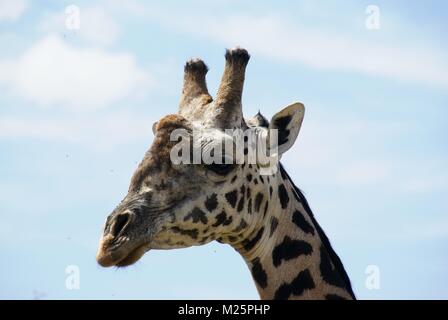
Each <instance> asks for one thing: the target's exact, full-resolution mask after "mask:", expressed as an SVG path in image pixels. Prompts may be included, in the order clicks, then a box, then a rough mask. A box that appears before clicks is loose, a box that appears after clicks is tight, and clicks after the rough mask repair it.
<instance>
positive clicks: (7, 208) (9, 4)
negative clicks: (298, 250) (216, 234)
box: [0, 0, 448, 299]
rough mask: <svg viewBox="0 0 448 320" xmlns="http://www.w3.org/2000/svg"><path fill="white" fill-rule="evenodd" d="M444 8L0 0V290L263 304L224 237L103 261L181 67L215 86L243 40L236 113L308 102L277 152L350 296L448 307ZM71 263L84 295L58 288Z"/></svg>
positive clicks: (173, 104)
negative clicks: (373, 280) (371, 274)
mask: <svg viewBox="0 0 448 320" xmlns="http://www.w3.org/2000/svg"><path fill="white" fill-rule="evenodd" d="M72 4H73V5H76V6H77V7H78V8H79V9H80V19H81V20H80V22H81V24H80V28H79V29H76V30H71V29H67V27H66V24H65V22H66V19H67V15H66V13H65V9H66V6H68V5H72ZM368 5H376V6H377V7H378V8H379V9H380V20H379V21H380V28H379V29H378V30H369V29H367V28H366V26H365V20H366V18H367V17H368V14H366V7H367V6H368ZM446 12H448V4H447V3H446V1H426V2H424V3H423V2H421V1H420V2H413V3H409V2H408V1H393V2H391V1H374V2H370V1H344V3H343V4H342V3H341V1H338V2H336V1H320V2H319V3H316V1H296V2H295V3H294V4H291V3H290V1H276V2H275V4H274V2H261V1H258V2H256V3H255V2H253V1H233V0H230V1H214V2H213V3H210V1H200V0H197V1H192V2H189V4H188V5H187V4H186V3H184V2H180V1H179V2H177V1H164V2H163V3H162V2H159V3H151V4H150V3H149V2H137V1H126V4H122V3H121V4H120V1H96V2H93V1H24V0H20V1H19V0H14V1H4V0H0V92H1V94H0V194H1V197H0V219H1V221H2V222H1V226H2V228H1V231H0V255H1V260H0V271H1V272H0V298H14V299H15V298H25V299H33V298H45V299H78V298H87V299H114V298H122V299H129V298H134V299H146V298H149V299H151V298H154V299H164V298H173V299H176V298H186V299H192V298H212V299H213V298H224V299H225V298H258V295H257V293H256V290H255V287H254V285H253V283H252V279H251V277H250V273H249V271H248V270H247V267H246V265H245V264H244V261H243V260H242V258H241V257H239V256H238V254H237V253H236V252H235V251H234V250H233V249H232V248H230V247H229V246H225V245H220V244H217V243H213V244H209V245H206V246H202V247H195V248H190V249H183V250H172V251H150V252H149V253H148V254H146V255H145V256H144V257H143V258H142V259H141V260H140V261H139V262H138V263H137V264H136V265H135V266H131V267H129V268H127V269H102V268H100V267H99V266H98V265H97V264H96V262H95V252H96V248H97V242H98V239H99V236H100V232H101V228H102V225H103V222H104V220H105V218H106V216H107V215H108V214H109V213H110V212H111V211H112V209H113V208H114V207H115V205H116V204H117V203H118V202H119V201H120V200H121V198H122V197H123V195H124V194H125V193H126V191H127V187H128V183H129V180H130V176H131V174H132V172H133V171H134V169H135V167H136V165H137V163H138V162H139V161H140V159H141V158H142V156H143V154H144V152H145V151H146V149H147V148H148V146H149V145H150V143H151V141H152V138H153V137H152V132H151V126H152V123H153V122H154V121H156V120H157V119H158V118H160V117H161V116H163V115H165V114H167V113H173V112H175V111H176V110H177V104H178V99H179V93H180V90H181V80H182V69H183V64H184V62H185V61H186V60H187V59H188V58H190V57H196V56H199V57H202V58H203V59H204V60H205V61H206V62H207V64H208V65H209V68H210V71H209V74H208V84H209V88H210V91H211V92H215V91H216V88H217V86H218V83H219V82H218V81H219V79H220V77H221V72H222V69H223V65H224V58H223V54H224V48H226V47H233V46H235V45H241V46H244V47H245V48H247V49H248V51H249V52H250V53H251V54H252V58H251V61H250V64H249V66H248V70H247V78H246V79H247V80H246V85H245V92H244V101H243V104H244V112H245V114H246V116H251V115H253V114H255V113H256V112H257V111H258V110H259V109H260V110H261V111H262V113H263V114H265V115H266V116H267V117H268V118H269V117H271V116H272V115H273V114H274V113H275V112H276V111H278V110H280V109H281V108H282V107H284V106H286V105H287V104H289V103H291V102H294V101H301V102H303V103H304V104H305V106H306V116H305V120H304V123H303V126H302V130H301V133H300V136H299V138H298V140H297V142H296V144H295V146H294V147H293V148H292V149H291V150H290V151H289V152H288V153H287V154H286V155H285V156H284V158H283V162H284V164H285V167H286V168H287V170H288V172H289V173H290V175H291V176H292V177H293V178H294V180H295V182H296V184H297V185H298V186H300V187H301V188H302V189H303V190H304V192H305V194H306V196H307V198H308V200H309V202H310V204H311V207H312V208H313V210H314V212H315V215H316V217H317V219H318V221H320V223H321V225H322V226H323V228H324V230H325V231H326V232H327V234H328V236H329V238H330V239H331V240H332V243H333V245H334V247H335V249H336V251H337V252H338V253H339V255H340V256H341V258H342V260H343V262H344V264H345V266H346V268H347V270H348V273H349V275H350V276H351V279H352V283H353V286H354V289H355V292H356V293H357V295H358V297H359V298H362V299H381V298H385V299H409V298H411V299H427V298H432V299H440V298H444V299H447V298H448V289H447V287H446V283H447V282H448V275H447V273H446V270H447V267H448V251H447V250H446V249H447V248H446V244H447V241H448V215H447V211H448V205H447V202H446V198H447V196H448V170H447V163H448V148H447V143H446V141H447V128H448V109H447V107H448V59H447V53H448V50H447V44H446V41H444V40H445V37H446V31H447V27H448V25H447V22H446ZM69 265H76V266H78V267H79V270H80V289H79V290H68V289H67V288H66V285H65V284H66V278H67V274H66V273H65V270H66V267H67V266H69ZM369 265H375V266H378V268H379V271H380V288H379V289H378V290H370V289H368V288H367V287H366V285H365V282H366V277H367V275H366V273H365V271H366V268H367V267H368V266H369Z"/></svg>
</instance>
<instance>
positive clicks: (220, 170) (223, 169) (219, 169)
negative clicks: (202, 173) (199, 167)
mask: <svg viewBox="0 0 448 320" xmlns="http://www.w3.org/2000/svg"><path fill="white" fill-rule="evenodd" d="M205 168H206V169H207V170H210V171H213V172H214V173H217V174H219V175H222V176H224V175H226V174H228V173H229V172H230V171H232V170H233V169H234V168H235V164H233V163H231V164H226V163H222V164H219V163H212V164H206V165H205Z"/></svg>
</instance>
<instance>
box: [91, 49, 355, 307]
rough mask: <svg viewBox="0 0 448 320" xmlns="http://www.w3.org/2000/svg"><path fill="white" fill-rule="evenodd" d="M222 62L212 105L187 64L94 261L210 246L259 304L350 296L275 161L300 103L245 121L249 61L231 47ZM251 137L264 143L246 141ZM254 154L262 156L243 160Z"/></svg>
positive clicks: (198, 65) (296, 125)
mask: <svg viewBox="0 0 448 320" xmlns="http://www.w3.org/2000/svg"><path fill="white" fill-rule="evenodd" d="M225 58H226V64H225V69H224V74H223V76H222V80H221V83H220V86H219V89H218V92H217V94H216V97H215V99H213V98H212V96H211V95H210V94H209V93H208V89H207V85H206V81H205V76H206V73H207V71H208V68H207V66H206V65H205V63H204V62H203V61H202V60H200V59H194V60H190V61H188V62H187V63H186V65H185V68H184V83H183V89H182V95H181V99H180V105H179V110H178V112H177V113H176V114H170V115H167V116H165V117H163V118H162V119H160V120H159V121H157V122H156V123H155V124H154V125H153V132H154V135H155V137H154V141H153V143H152V145H151V147H150V149H149V150H148V151H147V152H146V154H145V156H144V157H143V160H142V161H141V163H140V164H139V165H138V167H137V169H136V171H135V172H134V174H133V176H132V179H131V182H130V186H129V189H128V193H127V195H126V196H125V197H124V199H123V200H122V201H121V202H120V204H119V205H118V206H117V207H116V208H115V210H114V211H113V212H112V213H111V214H110V215H109V216H108V218H107V220H106V223H105V226H104V231H103V234H102V236H101V239H100V243H99V248H98V253H97V261H98V263H99V264H100V265H101V266H104V267H109V266H118V267H124V266H128V265H131V264H133V263H135V262H136V261H137V260H139V259H140V258H141V257H142V256H143V255H144V254H145V252H147V251H148V250H152V249H176V248H184V247H189V246H195V245H202V244H206V243H208V242H210V241H214V240H217V241H219V242H221V243H226V244H229V245H231V246H232V247H233V248H235V250H236V251H237V252H239V253H240V254H241V255H242V256H243V258H244V259H245V261H246V263H247V265H248V267H249V269H250V271H251V273H252V276H253V279H254V281H255V284H256V287H257V290H258V292H259V294H260V297H261V298H262V299H354V298H355V296H354V293H353V290H352V288H351V284H350V280H349V277H348V275H347V273H346V271H345V269H344V267H343V265H342V262H341V260H340V259H339V257H338V256H337V254H336V253H335V251H334V250H333V248H332V246H331V244H330V242H329V240H328V238H327V237H326V235H325V233H324V232H323V230H322V228H321V227H320V226H319V224H318V223H317V221H316V219H315V217H314V215H313V213H312V211H311V209H310V207H309V205H308V202H307V201H306V199H305V197H304V196H303V194H302V192H301V191H300V190H299V189H298V188H297V187H296V186H295V184H294V183H293V182H292V180H291V179H290V177H289V175H288V174H287V172H286V171H285V169H284V168H283V166H282V165H281V163H280V162H279V161H278V160H279V159H280V158H281V157H282V155H283V154H284V153H286V152H287V151H288V150H289V149H290V148H291V146H292V145H293V144H294V142H295V140H296V138H297V136H298V134H299V131H300V128H301V124H302V120H303V117H304V111H305V108H304V106H303V104H301V103H294V104H291V105H289V106H287V107H286V108H284V109H282V110H281V111H279V112H278V113H277V114H275V115H274V116H273V117H272V119H271V121H268V120H267V119H266V118H265V117H264V116H262V115H261V113H258V114H256V115H255V116H254V117H253V118H251V119H245V118H244V117H243V112H242V104H241V97H242V92H243V84H244V79H245V70H246V66H247V63H248V61H249V58H250V56H249V54H248V53H247V51H246V50H244V49H241V48H236V49H232V50H227V51H226V54H225ZM235 132H238V133H237V134H235ZM252 135H253V136H255V137H260V136H261V137H264V142H263V143H261V144H258V143H253V142H254V140H253V139H250V137H251V136H252ZM235 137H238V139H235ZM180 138H182V139H185V141H188V143H187V144H183V145H182V144H179V140H180ZM182 139H181V140H182ZM255 140H256V139H255ZM263 148H264V150H263V152H261V153H262V155H264V158H263V157H257V156H255V157H252V155H253V154H255V155H258V151H259V150H260V149H263ZM266 151H267V152H266ZM180 154H181V156H180ZM198 154H199V158H200V159H199V160H198V159H197V157H198ZM204 154H205V155H206V158H207V161H203V160H204V159H203V156H204ZM179 157H180V158H179ZM195 158H196V160H197V162H195ZM179 159H180V160H188V161H179ZM263 159H264V160H266V159H268V160H272V159H275V161H263Z"/></svg>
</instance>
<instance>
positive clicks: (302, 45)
mask: <svg viewBox="0 0 448 320" xmlns="http://www.w3.org/2000/svg"><path fill="white" fill-rule="evenodd" d="M148 12H150V10H148ZM148 14H151V17H152V18H153V19H158V20H160V21H161V22H162V23H163V24H164V25H166V27H168V28H173V29H175V30H177V31H180V32H185V33H189V34H192V35H194V36H199V37H205V38H208V39H210V40H212V41H218V42H221V43H223V44H224V45H226V46H227V47H233V46H235V45H241V46H243V47H246V48H247V49H248V50H249V51H250V52H251V53H254V54H257V55H263V56H266V57H270V58H274V59H278V60H280V61H283V62H290V63H300V64H304V65H308V66H311V67H314V68H318V69H323V70H335V71H350V72H357V73H362V74H367V75H373V76H384V77H389V78H392V79H397V80H401V81H412V82H416V83H420V84H427V85H431V86H436V87H441V88H448V63H447V62H446V59H445V58H444V56H445V53H444V52H440V50H435V49H433V48H429V47H423V46H419V45H417V44H416V43H409V44H406V43H400V44H398V45H397V43H396V42H394V43H386V42H384V41H381V40H378V41H372V40H370V41H368V40H365V39H360V38H359V36H358V37H353V36H352V35H350V34H342V33H337V32H335V31H324V30H322V29H319V30H315V29H312V28H307V27H305V26H302V25H300V24H299V23H296V22H292V21H290V20H288V18H286V17H284V16H280V15H274V14H272V15H265V16H255V15H248V14H246V15H234V16H232V15H228V16H225V15H223V16H220V17H219V18H216V17H214V18H210V17H207V16H206V15H201V16H200V17H196V16H194V15H193V16H191V15H190V14H185V13H182V14H179V13H175V12H170V13H169V14H167V13H165V12H164V11H163V10H159V11H156V12H155V13H148Z"/></svg>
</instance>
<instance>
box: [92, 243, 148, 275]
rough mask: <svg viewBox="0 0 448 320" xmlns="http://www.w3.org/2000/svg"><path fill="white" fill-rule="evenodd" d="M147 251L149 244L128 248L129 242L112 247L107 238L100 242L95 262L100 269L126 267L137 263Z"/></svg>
mask: <svg viewBox="0 0 448 320" xmlns="http://www.w3.org/2000/svg"><path fill="white" fill-rule="evenodd" d="M148 250H149V243H143V244H138V245H137V246H133V247H130V243H129V242H125V243H123V244H122V245H118V246H117V245H112V244H111V239H109V237H107V236H106V237H104V238H103V239H101V241H100V246H99V248H98V253H97V256H96V260H97V262H98V264H99V265H101V266H102V267H113V266H116V267H126V266H130V265H132V264H134V263H135V262H137V261H138V260H139V259H140V258H141V257H142V256H143V255H144V254H145V253H146V252H147V251H148Z"/></svg>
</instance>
